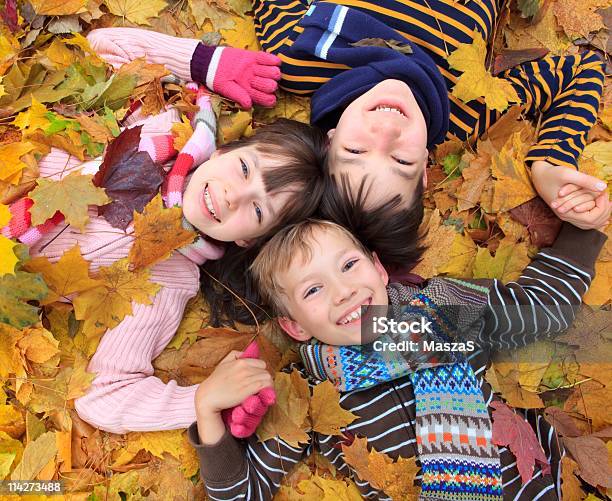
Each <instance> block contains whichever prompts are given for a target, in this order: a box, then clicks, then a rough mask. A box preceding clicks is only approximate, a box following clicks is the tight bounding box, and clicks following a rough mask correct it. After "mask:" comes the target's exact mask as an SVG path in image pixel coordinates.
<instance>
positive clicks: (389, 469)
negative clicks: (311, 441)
mask: <svg viewBox="0 0 612 501" xmlns="http://www.w3.org/2000/svg"><path fill="white" fill-rule="evenodd" d="M342 452H343V453H344V459H345V461H346V462H347V463H348V464H349V465H350V466H351V467H352V468H353V469H354V470H355V471H356V472H357V475H358V476H359V478H360V479H361V480H365V481H367V482H369V483H370V485H371V486H372V487H374V488H375V489H379V490H382V491H383V492H384V493H385V494H387V495H389V496H390V497H391V498H392V499H402V500H406V501H412V500H414V501H416V499H418V496H419V493H420V491H421V488H420V487H417V486H415V485H413V484H414V477H415V476H416V474H417V473H418V471H419V467H418V466H417V464H416V461H415V458H414V457H412V458H408V459H405V458H402V457H400V458H398V459H397V461H395V462H394V461H393V460H392V459H391V458H390V457H389V456H387V455H386V454H384V453H382V452H378V451H376V450H375V449H374V448H372V449H371V450H370V451H369V452H368V448H367V439H365V438H359V437H355V439H354V440H353V443H352V444H351V445H349V446H347V445H345V444H342Z"/></svg>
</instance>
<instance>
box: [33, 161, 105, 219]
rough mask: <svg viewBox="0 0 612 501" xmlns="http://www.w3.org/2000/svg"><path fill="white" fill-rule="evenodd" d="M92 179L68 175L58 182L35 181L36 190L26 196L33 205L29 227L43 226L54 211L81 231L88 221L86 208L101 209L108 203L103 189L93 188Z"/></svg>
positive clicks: (42, 179)
mask: <svg viewBox="0 0 612 501" xmlns="http://www.w3.org/2000/svg"><path fill="white" fill-rule="evenodd" d="M92 178H93V176H92V175H90V174H87V175H82V174H79V173H78V172H71V173H70V174H68V175H67V176H66V177H64V178H62V179H61V180H59V181H51V180H49V179H45V178H39V179H37V180H36V184H37V185H38V186H37V187H36V188H34V189H33V190H32V191H31V192H30V194H29V196H30V198H31V199H32V200H33V201H34V205H33V206H32V207H31V208H30V214H31V215H32V224H33V225H38V224H41V223H44V222H45V221H46V220H47V219H49V218H50V217H52V216H53V215H54V214H55V212H56V211H60V212H61V213H62V214H63V215H64V217H65V218H66V222H67V223H68V224H72V225H74V226H76V227H77V228H79V229H80V230H81V231H83V230H84V229H85V226H86V225H87V223H88V221H89V215H88V208H89V206H90V205H104V204H107V203H108V202H110V201H111V200H110V198H108V197H107V196H106V193H105V192H104V189H103V188H98V187H97V186H94V184H93V182H92Z"/></svg>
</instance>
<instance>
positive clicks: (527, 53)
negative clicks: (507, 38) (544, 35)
mask: <svg viewBox="0 0 612 501" xmlns="http://www.w3.org/2000/svg"><path fill="white" fill-rule="evenodd" d="M546 54H548V49H523V50H504V51H502V52H501V53H500V54H498V55H497V56H495V60H494V62H493V72H492V73H493V75H495V76H496V75H498V74H499V73H501V72H502V71H505V70H509V69H510V68H514V67H515V66H517V65H519V64H521V63H526V62H527V61H533V60H534V59H540V58H541V57H544V56H545V55H546Z"/></svg>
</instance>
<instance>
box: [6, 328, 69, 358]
mask: <svg viewBox="0 0 612 501" xmlns="http://www.w3.org/2000/svg"><path fill="white" fill-rule="evenodd" d="M23 332H24V336H23V337H22V338H21V339H19V341H17V344H16V347H17V348H18V349H19V350H20V351H21V353H22V355H23V356H24V357H25V358H26V359H28V360H30V361H31V362H34V363H37V364H42V363H44V362H47V361H49V360H50V359H51V358H52V357H54V356H55V355H57V354H58V353H59V349H58V346H59V341H57V339H55V338H54V337H53V334H51V333H50V332H49V331H48V330H47V329H45V328H44V327H28V328H27V329H25V330H24V331H23Z"/></svg>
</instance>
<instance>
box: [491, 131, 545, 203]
mask: <svg viewBox="0 0 612 501" xmlns="http://www.w3.org/2000/svg"><path fill="white" fill-rule="evenodd" d="M492 160H493V162H492V165H491V170H492V172H493V177H494V178H495V179H496V181H495V191H494V193H493V204H492V205H493V207H492V209H493V212H502V211H507V210H510V209H513V208H514V207H517V206H519V205H521V204H522V203H524V202H527V201H529V200H531V199H532V198H533V197H535V196H536V195H537V193H536V191H535V190H534V188H533V185H532V184H531V178H530V176H529V172H527V167H526V166H525V143H524V142H523V140H522V139H521V134H520V133H518V132H515V133H514V134H513V135H512V136H511V137H510V139H508V141H507V142H506V144H505V145H504V146H503V148H502V149H501V151H500V152H499V154H494V155H493V156H492Z"/></svg>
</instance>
